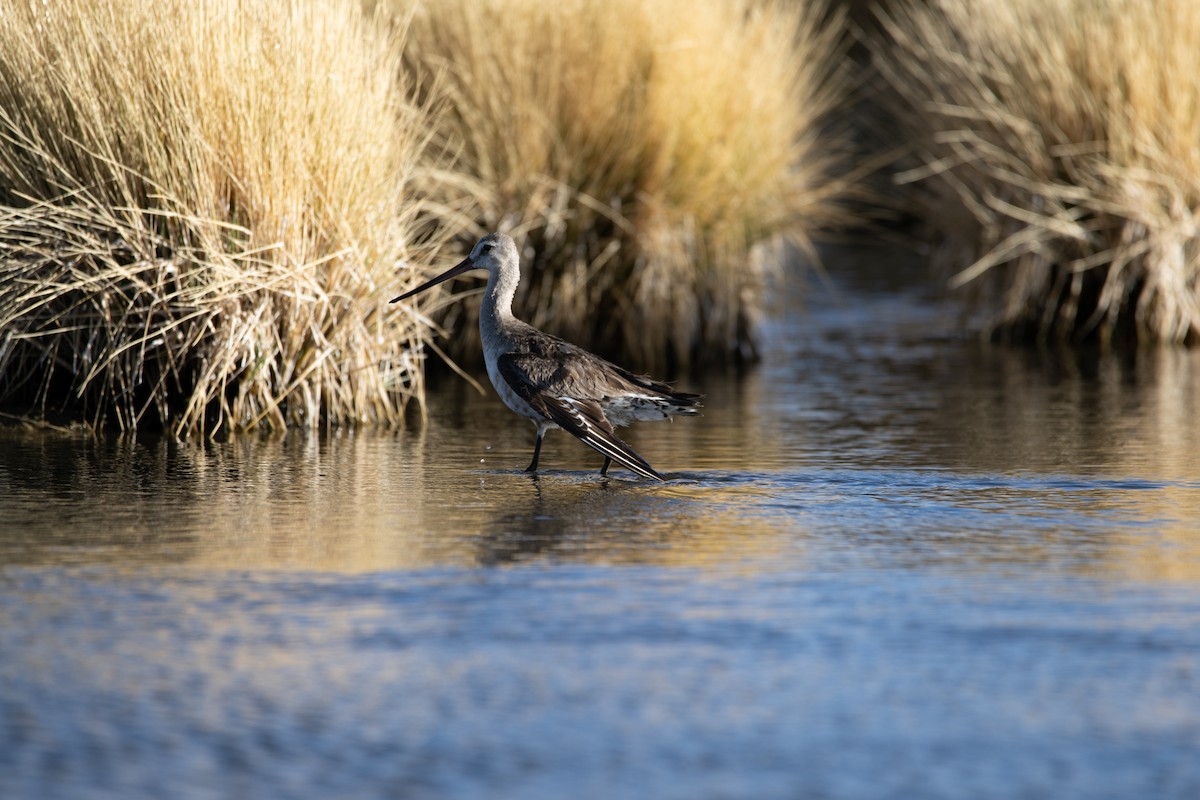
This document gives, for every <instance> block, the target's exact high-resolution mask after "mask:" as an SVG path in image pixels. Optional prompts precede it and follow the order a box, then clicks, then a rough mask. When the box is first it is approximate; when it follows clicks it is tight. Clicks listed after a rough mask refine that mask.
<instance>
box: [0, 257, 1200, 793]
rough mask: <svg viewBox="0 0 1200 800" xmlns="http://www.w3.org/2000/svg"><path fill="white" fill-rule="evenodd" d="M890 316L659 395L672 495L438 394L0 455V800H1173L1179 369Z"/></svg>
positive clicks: (920, 303)
mask: <svg viewBox="0 0 1200 800" xmlns="http://www.w3.org/2000/svg"><path fill="white" fill-rule="evenodd" d="M896 289H897V287H896V286H894V285H892V282H891V279H890V277H889V275H888V274H887V272H886V270H881V271H880V272H879V273H877V274H876V275H874V276H872V275H870V274H866V275H863V274H860V275H859V277H857V278H856V279H855V280H853V281H849V280H843V281H841V284H840V288H839V289H838V291H837V293H836V294H816V295H810V299H809V301H808V302H809V306H808V308H807V309H806V310H802V309H800V308H799V307H798V306H797V305H796V301H795V300H794V299H793V300H789V301H786V302H785V304H784V313H782V314H781V315H779V316H778V317H776V319H775V320H774V321H773V322H772V323H771V324H770V327H769V329H768V331H767V334H768V338H767V348H766V354H767V355H766V361H765V363H764V364H763V365H762V366H761V367H760V368H758V369H756V370H754V371H752V372H750V373H749V374H745V375H741V376H735V375H710V376H707V377H705V378H703V379H700V380H698V381H690V382H689V381H684V382H682V384H681V388H685V389H699V390H702V391H704V392H706V393H707V395H708V399H707V403H706V408H705V416H704V417H702V418H699V419H686V420H678V421H676V422H675V423H673V424H670V425H667V424H659V425H647V426H644V427H643V428H639V429H634V430H632V431H631V432H630V434H629V437H628V438H629V440H630V442H631V443H632V444H634V446H635V447H637V448H638V450H639V451H640V452H641V453H642V454H643V455H644V456H646V457H647V458H648V460H650V462H651V463H652V464H654V465H655V467H656V468H657V469H659V470H660V471H662V472H664V473H665V474H667V475H668V477H670V478H671V480H670V481H669V482H668V483H666V484H661V485H659V484H652V483H648V482H645V481H640V480H635V479H634V478H633V477H632V476H630V475H628V474H627V473H621V472H614V474H613V476H612V478H611V479H610V480H607V481H606V480H602V479H600V478H599V477H598V476H597V475H596V474H595V473H596V471H597V470H598V468H599V459H598V458H596V457H593V455H592V454H591V452H590V451H588V450H586V449H585V448H583V447H581V446H579V445H578V444H576V443H574V442H571V441H567V440H566V437H565V436H563V435H562V434H561V433H560V434H554V433H552V434H550V436H549V437H548V439H547V444H546V447H545V449H544V451H543V455H542V460H543V465H544V466H545V467H546V470H545V472H544V473H543V474H542V475H541V476H539V477H537V478H532V477H530V476H528V475H526V474H524V473H523V472H522V471H521V469H522V468H523V467H524V466H525V464H526V463H527V462H528V458H529V455H530V450H531V447H532V439H533V429H532V427H531V426H528V425H527V423H525V422H523V421H521V420H516V419H515V418H513V417H512V416H511V415H510V414H509V412H507V411H506V410H505V409H504V408H503V407H502V406H500V405H499V403H498V402H497V401H495V399H494V398H492V397H491V396H479V395H476V394H474V393H473V392H472V391H471V390H469V389H466V388H464V387H463V386H461V385H460V384H458V383H456V382H450V381H446V382H443V383H442V384H441V385H440V386H438V387H437V388H436V389H435V391H434V392H433V394H432V395H431V398H430V406H429V419H428V421H427V423H426V424H424V425H419V424H414V425H413V427H412V428H410V429H409V430H408V431H405V432H401V433H396V434H389V433H381V432H369V431H363V432H340V433H336V432H335V433H332V434H327V435H324V436H303V435H290V436H287V437H283V438H278V439H270V438H266V439H262V438H258V437H247V438H243V439H238V440H235V441H233V442H226V443H214V444H207V445H194V444H182V443H175V442H170V441H166V440H163V439H159V438H154V437H143V438H140V439H130V438H97V439H92V438H89V437H87V436H84V435H82V434H78V433H69V432H42V431H25V430H22V429H14V428H8V429H0V798H5V800H7V799H8V798H21V799H23V798H39V799H40V798H110V797H111V798H118V797H119V798H131V797H132V798H142V797H144V798H160V797H171V798H185V799H186V798H225V797H247V798H250V797H253V798H260V797H270V798H331V797H345V798H376V797H378V798H393V797H400V798H443V797H455V798H530V799H532V800H538V799H539V798H562V797H571V798H610V797H620V798H625V797H653V798H688V799H689V800H690V799H692V798H838V799H840V798H847V799H851V798H854V799H857V798H863V799H866V798H963V797H970V798H1024V797H1030V798H1046V797H1053V798H1056V799H1057V798H1081V800H1082V799H1083V798H1089V799H1090V798H1148V797H1153V798H1194V797H1200V534H1198V533H1197V530H1198V529H1200V459H1197V457H1196V456H1195V453H1197V452H1200V432H1198V430H1197V428H1196V426H1194V425H1192V424H1191V418H1192V416H1193V415H1194V409H1195V408H1196V403H1197V398H1198V397H1200V359H1198V358H1197V354H1194V353H1186V352H1176V351H1161V352H1160V351H1155V352H1143V353H1136V354H1126V355H1106V356H1100V355H1097V354H1086V353H1054V352H1037V351H1026V350H1012V349H1006V348H997V347H990V346H985V345H982V344H979V343H976V342H973V341H971V340H968V339H964V338H961V337H959V336H958V335H956V333H955V324H954V308H953V307H952V306H946V305H944V304H941V303H937V302H932V301H929V300H927V299H925V298H923V297H922V296H921V295H920V294H919V293H916V292H914V291H912V290H911V289H906V288H904V287H903V286H901V287H899V289H900V291H897V290H896ZM414 422H416V421H415V420H414Z"/></svg>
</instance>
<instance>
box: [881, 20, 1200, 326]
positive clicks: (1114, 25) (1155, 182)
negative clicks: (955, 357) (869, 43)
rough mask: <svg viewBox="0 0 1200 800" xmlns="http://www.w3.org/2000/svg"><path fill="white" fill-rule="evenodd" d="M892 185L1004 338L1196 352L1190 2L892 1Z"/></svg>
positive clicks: (1195, 69) (1198, 200)
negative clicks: (1119, 339) (896, 124)
mask: <svg viewBox="0 0 1200 800" xmlns="http://www.w3.org/2000/svg"><path fill="white" fill-rule="evenodd" d="M890 9H891V10H890V12H889V13H887V14H885V15H884V16H883V22H884V27H885V29H886V32H887V35H888V39H889V41H886V42H885V41H883V40H880V41H879V42H878V43H877V44H878V52H879V53H880V55H881V63H882V64H883V65H884V68H885V71H886V73H887V74H888V75H889V76H890V78H891V86H892V88H893V90H894V92H895V93H896V95H897V96H898V97H899V98H901V99H902V101H903V102H902V103H901V104H900V105H898V107H897V117H898V119H899V120H900V123H901V136H902V137H904V138H907V139H909V140H911V141H912V142H914V143H915V145H914V149H915V159H916V163H915V165H912V169H911V170H909V171H908V172H907V173H906V174H905V175H904V176H903V177H904V178H905V179H907V180H909V181H912V182H915V183H916V184H917V185H919V186H920V187H921V188H922V189H923V193H922V194H921V195H919V199H920V202H919V204H918V206H917V207H918V210H919V214H920V215H921V216H922V217H923V219H924V220H925V221H926V222H927V223H928V224H929V225H930V226H931V227H932V229H933V230H934V231H935V233H936V235H937V236H938V237H940V240H941V249H940V251H939V257H940V260H941V262H942V263H943V264H946V265H949V266H950V267H951V268H952V269H953V270H954V271H955V274H954V277H953V278H952V281H951V283H952V285H953V286H955V287H962V288H964V289H966V290H968V291H969V292H970V293H971V294H972V296H973V297H974V298H975V300H976V301H978V302H981V303H983V307H984V308H986V309H989V310H990V312H991V315H992V316H991V318H990V320H989V322H988V325H989V327H990V328H992V329H993V330H996V331H1000V332H1004V333H1006V334H1008V335H1011V336H1016V337H1033V338H1038V339H1047V338H1069V339H1075V340H1082V339H1087V338H1098V339H1100V340H1102V341H1108V340H1110V339H1112V338H1113V337H1115V336H1123V335H1126V334H1129V335H1133V336H1135V337H1136V338H1138V339H1139V340H1151V341H1163V342H1184V341H1190V342H1194V341H1196V340H1197V339H1198V338H1200V79H1198V76H1200V47H1197V45H1196V43H1197V42H1200V4H1196V3H1194V2H1191V0H1101V1H1100V2H1094V1H1093V0H1006V2H997V1H996V0H930V1H929V2H927V3H921V4H901V3H892V4H891V5H890Z"/></svg>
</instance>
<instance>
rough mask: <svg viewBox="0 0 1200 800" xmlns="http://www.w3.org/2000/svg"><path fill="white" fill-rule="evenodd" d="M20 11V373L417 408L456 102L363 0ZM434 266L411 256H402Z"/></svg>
mask: <svg viewBox="0 0 1200 800" xmlns="http://www.w3.org/2000/svg"><path fill="white" fill-rule="evenodd" d="M5 5H6V7H5V11H4V13H3V16H4V24H3V26H0V393H2V394H3V395H4V396H5V397H6V398H7V399H8V401H9V402H18V401H19V402H21V403H24V404H25V405H26V407H32V408H34V409H38V410H40V411H42V412H43V413H54V412H57V411H63V412H65V413H68V414H72V415H80V414H82V415H85V416H86V417H87V418H89V419H91V420H92V421H94V422H96V423H115V424H116V425H118V426H120V427H122V428H127V429H130V428H136V427H139V426H143V425H147V424H161V425H162V426H165V427H170V428H172V429H174V430H175V431H177V432H181V433H184V432H200V431H203V432H207V433H214V432H220V431H222V430H228V429H237V428H255V427H264V426H265V427H269V428H280V427H283V426H284V425H287V424H299V425H306V426H312V425H316V424H319V422H321V421H324V422H327V423H330V424H332V423H337V422H346V421H355V422H371V421H382V422H395V421H396V419H397V415H398V414H399V413H400V411H399V409H400V408H401V407H402V406H403V404H404V402H405V401H406V399H407V398H409V397H412V396H414V394H417V393H419V391H420V388H421V370H420V364H419V363H418V361H417V359H416V358H415V357H414V355H413V353H414V352H416V351H417V348H418V345H419V344H420V343H421V341H422V339H423V337H424V331H425V329H426V328H425V323H424V322H422V321H421V320H418V319H415V318H413V317H412V316H410V315H408V314H405V313H403V312H401V311H400V310H398V309H395V308H394V307H389V306H388V305H387V298H388V297H389V296H390V294H391V293H393V292H395V291H397V290H398V289H400V288H402V287H403V279H402V280H397V278H396V275H395V272H396V270H397V266H398V264H399V263H400V262H402V261H403V260H405V259H416V260H421V261H424V260H427V257H428V254H429V251H430V250H431V248H432V246H433V245H435V244H436V242H429V241H426V242H424V243H422V242H419V241H418V240H417V238H418V234H419V233H420V232H421V231H422V230H427V228H426V227H425V226H424V221H423V219H422V213H423V212H421V210H420V206H419V205H418V204H416V203H413V202H411V200H410V198H409V197H408V194H409V187H410V183H411V180H412V178H413V175H414V170H416V169H417V168H418V166H417V162H418V160H419V159H420V158H421V157H422V152H423V148H424V146H425V143H426V137H427V136H428V131H429V130H430V128H431V126H432V124H433V123H432V121H431V119H430V115H429V112H428V110H427V109H425V108H421V107H416V106H414V105H412V104H408V103H406V102H403V101H402V100H401V98H403V97H404V96H405V94H406V93H405V92H404V90H403V89H402V87H400V86H398V84H397V81H398V80H399V76H400V75H401V72H400V65H399V63H398V60H397V49H398V46H397V45H396V44H395V43H394V42H391V41H387V40H386V38H385V37H384V36H383V35H381V34H379V33H378V31H377V29H376V27H375V26H373V25H371V24H370V22H369V20H366V19H364V18H363V16H362V13H361V12H360V11H359V8H358V6H357V4H355V3H354V2H352V1H351V0H345V1H343V0H291V1H288V0H284V1H283V2H267V1H266V0H248V1H247V0H208V1H207V2H204V3H193V2H189V0H122V2H120V3H112V4H110V3H97V2H91V1H90V0H57V2H53V3H35V2H28V3H26V2H11V3H6V4H5ZM402 272H403V274H404V276H405V277H404V279H410V278H411V277H412V276H410V275H409V272H410V271H409V270H402Z"/></svg>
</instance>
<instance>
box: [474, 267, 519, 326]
mask: <svg viewBox="0 0 1200 800" xmlns="http://www.w3.org/2000/svg"><path fill="white" fill-rule="evenodd" d="M518 280H520V275H513V274H506V273H505V272H504V271H497V272H496V273H495V274H493V275H491V276H489V277H488V283H487V289H485V290H484V295H483V304H482V305H481V306H480V309H479V324H480V325H481V326H492V327H494V328H496V327H500V326H501V325H502V324H503V323H505V322H508V321H511V320H512V319H514V317H513V313H512V302H513V296H514V295H515V294H516V293H517V281H518Z"/></svg>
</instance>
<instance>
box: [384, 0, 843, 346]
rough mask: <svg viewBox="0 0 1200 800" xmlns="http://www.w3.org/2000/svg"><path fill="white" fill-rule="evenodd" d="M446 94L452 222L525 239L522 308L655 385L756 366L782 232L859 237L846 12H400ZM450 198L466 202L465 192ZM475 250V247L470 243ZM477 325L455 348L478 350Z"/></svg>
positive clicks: (702, 7) (606, 4)
mask: <svg viewBox="0 0 1200 800" xmlns="http://www.w3.org/2000/svg"><path fill="white" fill-rule="evenodd" d="M394 3H395V5H397V6H398V7H400V8H403V9H409V8H412V9H413V10H414V12H415V13H414V16H413V19H412V28H411V32H410V36H409V37H408V38H407V39H406V43H405V44H406V47H405V53H404V55H405V64H406V66H407V68H408V70H409V71H410V73H413V74H419V75H422V76H424V81H423V82H421V83H420V84H419V87H420V88H423V87H426V86H428V82H429V81H432V80H434V79H435V77H436V78H438V79H444V80H445V86H446V87H448V88H447V106H448V108H449V110H450V111H449V113H447V114H446V115H445V116H444V117H443V118H442V123H443V124H442V125H441V127H440V128H439V134H438V135H439V141H440V143H441V145H442V146H443V149H444V152H445V153H449V154H451V155H452V156H453V157H454V159H455V167H454V171H455V179H454V180H443V181H442V182H441V184H440V186H439V189H438V191H439V193H440V194H439V196H440V197H441V198H442V202H443V210H444V212H445V213H446V215H447V217H448V218H454V217H458V218H460V219H461V220H462V221H463V223H464V224H465V225H470V226H471V234H470V236H472V237H473V236H474V235H477V234H478V233H481V232H483V231H485V230H490V229H503V230H507V231H509V232H510V233H513V234H514V235H515V236H516V237H517V238H518V241H519V242H521V241H523V242H524V245H525V247H524V250H525V252H524V255H525V260H526V262H527V263H526V265H525V266H526V269H525V275H524V282H523V285H522V292H521V293H520V294H521V296H520V297H518V304H519V305H523V308H520V309H519V311H520V312H521V313H522V314H523V315H524V316H525V317H526V318H527V319H528V320H529V321H530V322H532V323H533V324H535V325H539V326H544V327H546V328H548V329H549V330H552V331H554V332H556V333H558V334H560V335H563V336H566V337H568V338H570V339H572V340H574V341H578V342H579V343H581V344H587V345H590V346H593V347H597V348H599V349H602V350H606V351H617V350H619V351H623V352H624V354H625V355H627V356H628V357H630V358H631V359H632V360H633V362H634V363H636V364H638V366H639V368H660V367H661V366H662V365H663V364H664V362H668V361H669V362H673V363H675V364H686V363H691V362H705V361H707V362H711V361H714V360H715V361H723V360H727V359H729V358H730V357H739V356H740V357H752V356H753V354H754V328H755V324H756V318H757V316H758V314H759V313H760V309H761V308H762V306H763V293H764V288H765V286H766V284H767V282H768V278H769V277H770V276H771V275H772V274H774V273H775V272H776V271H777V270H778V269H779V267H780V263H781V255H780V252H779V248H778V245H779V244H780V243H781V241H782V240H783V238H784V237H785V236H790V237H793V238H794V239H797V240H799V241H801V242H807V241H808V238H809V237H810V236H811V235H812V234H813V233H814V232H815V231H817V230H818V229H820V228H822V227H824V226H827V225H830V224H832V223H834V222H837V221H840V220H841V219H843V214H844V212H842V211H841V209H840V208H839V206H838V203H837V201H838V199H839V198H840V197H841V196H842V194H843V193H844V192H845V191H846V189H847V185H848V181H847V180H846V179H844V178H841V177H837V176H835V175H834V171H835V170H836V169H837V168H838V167H839V166H840V165H841V162H842V159H843V157H844V156H845V154H846V153H847V152H848V147H849V144H848V142H847V140H846V139H844V138H842V137H838V136H834V137H829V138H825V137H822V136H821V134H822V128H821V125H822V121H823V120H825V119H827V115H828V114H829V113H830V112H831V111H833V110H834V109H835V108H836V107H837V106H838V104H839V103H840V102H841V100H842V97H843V95H844V93H845V88H846V86H845V77H844V76H843V75H842V73H841V72H840V71H839V67H840V61H839V55H840V50H839V48H840V47H841V44H840V39H839V27H840V16H839V15H837V14H834V15H832V22H831V24H828V25H822V24H821V23H820V20H821V18H822V15H824V14H825V9H824V4H823V3H811V2H771V1H770V0H767V1H766V2H762V1H760V0H712V2H705V3H694V2H689V0H563V2H559V3H543V2H540V0H439V2H427V3H417V4H415V5H414V4H413V3H412V2H411V1H410V0H394ZM447 187H454V191H448V190H447ZM463 244H464V245H468V244H469V243H467V242H466V240H465V239H464V241H463ZM452 313H463V314H464V315H465V316H469V317H471V318H462V319H452V320H450V321H449V323H448V324H450V325H451V326H452V327H454V328H456V329H458V330H460V331H461V336H460V338H459V348H458V350H457V351H456V352H459V353H463V352H471V351H472V349H473V348H475V347H477V344H476V341H475V334H474V333H473V328H474V326H473V324H471V323H472V322H473V315H468V314H467V312H458V311H455V312H452Z"/></svg>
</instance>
